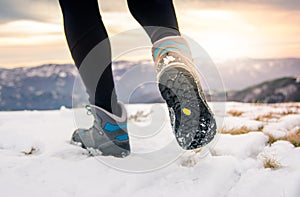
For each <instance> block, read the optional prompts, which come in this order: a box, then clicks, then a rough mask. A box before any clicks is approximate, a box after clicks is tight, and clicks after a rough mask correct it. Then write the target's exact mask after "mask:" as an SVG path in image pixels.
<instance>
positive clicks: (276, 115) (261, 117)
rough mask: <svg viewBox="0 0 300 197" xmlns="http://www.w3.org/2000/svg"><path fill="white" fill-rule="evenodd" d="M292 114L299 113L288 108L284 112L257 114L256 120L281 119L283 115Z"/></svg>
mask: <svg viewBox="0 0 300 197" xmlns="http://www.w3.org/2000/svg"><path fill="white" fill-rule="evenodd" d="M290 114H298V113H297V112H296V111H293V110H287V111H282V112H269V113H267V114H263V115H259V116H257V117H256V118H255V119H254V120H257V121H263V122H268V121H269V120H270V119H279V118H281V117H282V116H286V115H290Z"/></svg>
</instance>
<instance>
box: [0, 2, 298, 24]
mask: <svg viewBox="0 0 300 197" xmlns="http://www.w3.org/2000/svg"><path fill="white" fill-rule="evenodd" d="M98 2H99V5H100V9H101V11H104V12H110V11H114V12H118V11H127V10H128V8H127V5H126V0H109V1H108V0H98ZM174 3H175V6H176V7H177V8H179V9H180V8H183V7H184V8H193V9H197V8H203V7H211V6H214V7H220V8H223V7H227V5H228V7H229V8H230V6H231V5H235V4H252V5H255V6H261V5H266V6H274V7H279V8H282V9H289V10H299V9H300V1H299V0H174ZM58 15H59V16H60V9H59V3H58V0H0V23H3V22H8V21H12V20H20V19H29V20H39V21H41V20H42V21H53V20H57V18H59V17H58Z"/></svg>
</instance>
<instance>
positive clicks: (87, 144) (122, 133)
mask: <svg viewBox="0 0 300 197" xmlns="http://www.w3.org/2000/svg"><path fill="white" fill-rule="evenodd" d="M119 106H120V107H121V110H122V115H121V117H118V116H116V115H114V114H111V113H109V112H107V111H106V110H104V109H102V108H99V107H97V106H91V105H90V106H89V112H91V114H92V115H93V116H94V118H95V120H94V124H93V126H92V127H91V128H89V129H77V130H76V131H75V132H74V133H73V135H72V139H71V142H72V143H73V144H77V145H81V147H82V148H85V149H88V150H89V151H90V153H91V154H95V153H100V154H101V155H105V156H108V155H112V156H115V157H126V156H128V155H129V154H130V145H129V137H128V133H127V114H126V109H125V107H124V105H123V104H121V103H119Z"/></svg>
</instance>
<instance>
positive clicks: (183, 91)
mask: <svg viewBox="0 0 300 197" xmlns="http://www.w3.org/2000/svg"><path fill="white" fill-rule="evenodd" d="M128 6H129V9H130V11H131V14H132V15H133V16H134V18H135V19H136V20H137V21H138V22H139V23H140V24H141V25H142V26H143V28H144V29H145V31H146V32H147V34H148V35H149V37H150V39H151V42H152V44H153V47H152V55H153V59H154V62H155V63H154V68H155V70H156V74H157V80H158V86H159V90H160V93H161V95H162V97H163V98H164V100H165V101H166V103H167V105H168V109H169V112H170V113H169V114H170V120H171V123H172V124H173V128H174V133H175V137H176V139H177V142H178V144H179V145H180V146H181V147H182V148H183V149H187V150H190V149H197V148H200V147H202V146H204V145H206V144H208V143H209V142H211V140H212V139H213V138H214V136H215V134H216V122H215V119H214V117H213V113H212V111H211V110H210V108H209V106H208V105H207V103H206V99H205V96H204V94H203V91H202V88H201V84H200V79H199V76H198V73H197V70H196V69H195V65H194V63H193V60H192V56H191V50H190V48H189V46H188V42H187V41H186V40H185V39H184V38H183V37H182V36H180V32H179V28H178V24H177V19H176V15H175V11H174V6H173V2H172V0H128Z"/></svg>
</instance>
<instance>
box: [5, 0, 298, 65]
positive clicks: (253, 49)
mask: <svg viewBox="0 0 300 197" xmlns="http://www.w3.org/2000/svg"><path fill="white" fill-rule="evenodd" d="M99 4H100V10H101V15H102V18H103V21H104V23H105V25H106V27H107V30H108V33H109V35H110V36H115V35H119V34H120V33H122V32H125V31H130V30H132V29H136V28H140V26H139V25H138V23H137V22H136V21H135V20H134V19H133V17H132V16H131V15H130V13H129V11H128V8H127V5H126V0H110V1H107V0H100V1H99ZM174 5H175V8H176V13H177V18H178V22H179V26H180V30H181V32H182V33H183V34H184V35H187V36H188V37H190V38H192V39H193V40H195V41H196V42H197V43H198V44H199V45H201V46H202V47H203V48H204V49H205V50H206V51H207V52H208V54H209V55H210V56H211V57H212V59H213V60H215V61H222V60H227V59H234V58H287V57H300V36H299V35H300V1H299V0H174ZM115 41H116V42H115ZM117 41H118V42H117ZM128 42H131V41H130V39H119V40H117V39H115V40H113V43H112V47H113V48H118V47H120V46H125V45H128ZM142 53H143V55H140V56H138V55H133V54H131V55H126V54H125V55H123V56H122V57H121V58H119V59H122V58H123V59H126V58H127V59H130V58H131V59H132V58H133V57H134V58H135V59H136V60H139V58H140V59H143V58H146V59H147V58H150V57H151V54H150V50H147V51H146V52H144V51H143V52H142ZM44 63H72V58H71V56H70V53H69V51H68V47H67V44H66V41H65V36H64V32H63V24H62V14H61V11H60V7H59V4H58V1H57V0H0V67H5V68H14V67H21V66H36V65H40V64H44Z"/></svg>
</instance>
